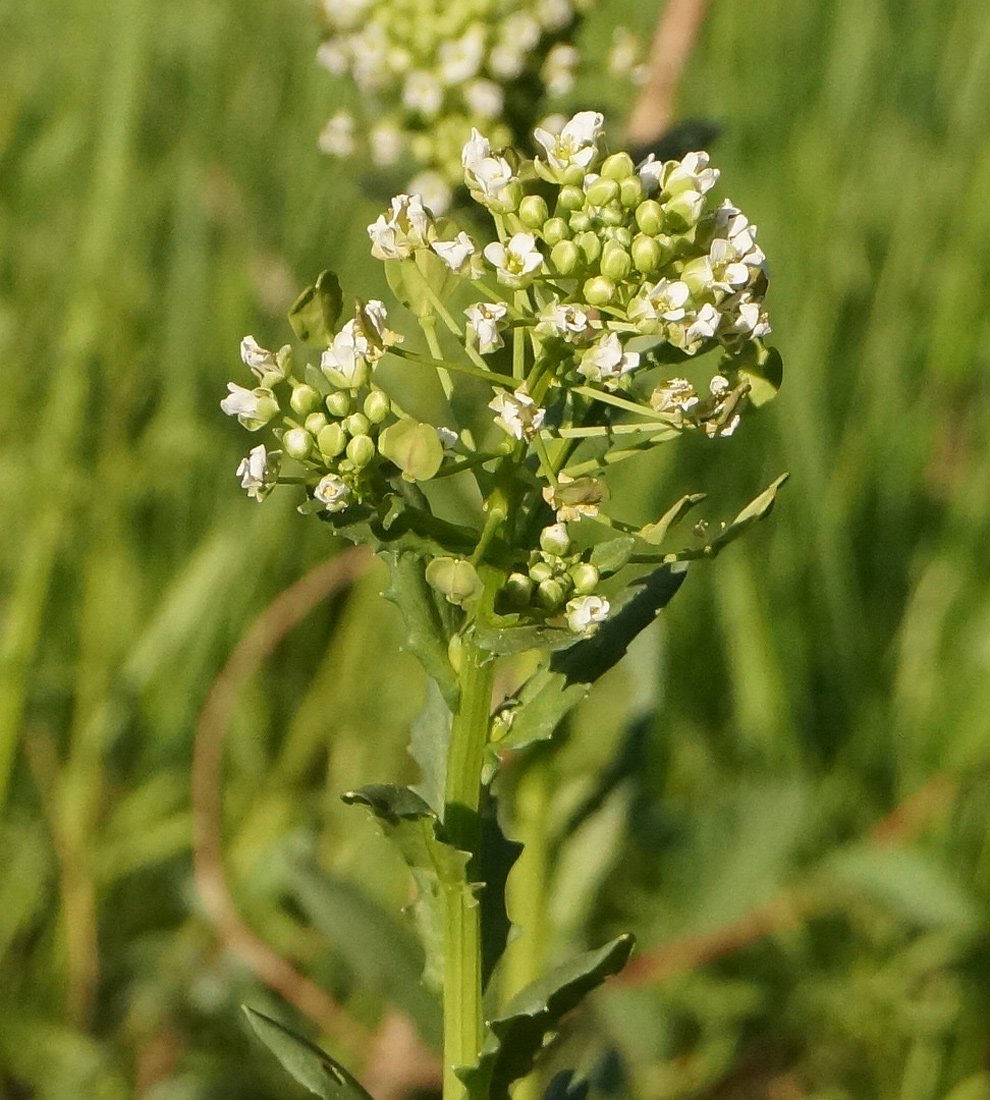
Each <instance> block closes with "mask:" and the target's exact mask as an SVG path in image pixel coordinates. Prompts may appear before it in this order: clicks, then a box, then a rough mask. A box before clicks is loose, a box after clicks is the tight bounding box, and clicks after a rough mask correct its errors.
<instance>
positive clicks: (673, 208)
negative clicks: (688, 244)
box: [667, 191, 705, 233]
mask: <svg viewBox="0 0 990 1100" xmlns="http://www.w3.org/2000/svg"><path fill="white" fill-rule="evenodd" d="M704 208H705V196H704V195H702V194H700V193H699V192H698V191H682V192H681V193H680V194H679V195H675V196H674V197H673V198H672V199H671V200H670V202H668V203H667V226H668V228H670V229H673V230H674V231H675V232H678V233H683V232H684V231H685V230H688V229H691V228H693V227H694V226H695V225H697V224H698V219H699V218H700V217H701V213H702V211H703V210H704Z"/></svg>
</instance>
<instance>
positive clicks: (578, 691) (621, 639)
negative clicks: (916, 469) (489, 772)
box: [489, 565, 684, 766]
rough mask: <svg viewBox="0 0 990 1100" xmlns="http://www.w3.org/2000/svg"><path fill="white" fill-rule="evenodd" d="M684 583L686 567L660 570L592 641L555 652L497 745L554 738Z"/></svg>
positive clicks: (520, 744)
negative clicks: (594, 687) (595, 685)
mask: <svg viewBox="0 0 990 1100" xmlns="http://www.w3.org/2000/svg"><path fill="white" fill-rule="evenodd" d="M683 581H684V571H683V568H682V569H680V570H678V569H677V567H676V566H674V567H673V568H672V567H671V566H669V565H664V566H661V567H660V568H659V569H656V570H654V571H653V572H652V573H650V574H649V575H648V576H647V577H645V578H644V579H643V580H641V581H638V582H636V584H637V587H638V589H639V590H638V591H636V592H635V593H634V594H633V596H632V597H631V598H630V599H628V600H627V601H626V603H624V604H623V605H622V606H621V607H620V608H619V609H618V610H617V611H615V612H614V613H613V614H612V615H611V616H610V617H609V618H608V619H607V620H606V621H605V622H604V623H602V625H601V626H600V627H599V628H598V630H597V632H596V633H594V634H593V635H592V636H591V637H590V638H585V639H583V640H582V641H579V642H577V643H575V644H574V645H571V646H569V647H568V648H567V649H564V650H561V651H559V652H557V653H555V654H554V655H553V656H552V657H551V658H550V661H549V663H548V664H546V665H544V666H543V667H542V668H541V669H540V670H539V671H538V672H536V673H535V674H534V675H533V676H531V677H530V679H529V680H527V681H526V683H525V684H523V686H522V689H521V690H520V692H519V694H518V697H517V700H516V706H515V708H514V711H513V714H512V721H511V722H510V723H509V726H508V730H507V732H506V735H505V736H504V737H503V738H502V739H501V740H500V741H499V742H498V744H497V745H496V746H494V747H495V748H496V749H498V750H502V749H509V748H511V749H520V748H522V747H523V746H525V745H530V744H532V743H533V742H535V741H546V740H547V739H549V738H550V737H552V736H553V731H554V730H555V729H556V728H557V726H558V725H559V724H560V722H561V720H562V719H563V718H564V716H565V715H566V714H567V712H568V711H569V710H570V709H571V708H572V707H574V706H576V705H577V704H578V703H579V702H580V701H581V700H582V699H583V698H584V697H585V696H586V695H587V694H588V692H589V691H590V690H591V685H592V684H593V683H594V682H595V681H596V680H597V679H598V678H599V677H600V676H602V675H604V674H605V673H606V672H607V671H608V670H609V669H610V668H611V667H612V666H613V665H615V664H616V663H617V662H618V661H619V660H620V659H621V658H622V656H623V655H624V654H625V652H626V649H627V648H628V647H629V644H630V643H631V642H632V640H633V639H634V638H635V637H636V636H637V635H638V634H639V633H640V632H641V631H642V630H644V629H645V628H646V627H647V626H649V625H650V623H651V622H653V620H654V619H655V618H656V616H657V613H658V612H659V611H660V610H661V609H662V608H664V607H666V606H667V604H668V603H669V602H670V601H671V600H672V599H673V597H674V594H675V593H676V592H677V590H678V589H679V588H680V586H681V584H682V583H683ZM489 766H491V764H490V765H489Z"/></svg>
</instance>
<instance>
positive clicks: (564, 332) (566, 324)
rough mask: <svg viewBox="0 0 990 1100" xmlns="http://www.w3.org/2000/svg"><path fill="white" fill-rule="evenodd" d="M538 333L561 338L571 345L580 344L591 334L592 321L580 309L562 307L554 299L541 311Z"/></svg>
mask: <svg viewBox="0 0 990 1100" xmlns="http://www.w3.org/2000/svg"><path fill="white" fill-rule="evenodd" d="M536 331H537V332H538V333H539V334H540V335H541V336H561V337H563V339H565V340H567V341H568V342H569V343H572V344H573V343H579V342H580V341H581V340H582V339H583V338H584V337H585V336H586V335H587V334H588V333H590V332H591V321H590V320H589V319H588V315H587V313H585V312H584V310H583V309H581V308H580V307H578V306H576V305H561V304H560V302H558V301H557V300H556V299H554V301H553V302H551V303H550V305H548V306H546V307H544V309H543V310H542V311H541V313H540V319H539V322H538V323H537V325H536Z"/></svg>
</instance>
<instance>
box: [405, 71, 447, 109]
mask: <svg viewBox="0 0 990 1100" xmlns="http://www.w3.org/2000/svg"><path fill="white" fill-rule="evenodd" d="M402 102H403V104H404V105H405V106H406V107H407V108H408V109H409V110H410V111H418V112H419V113H420V114H421V115H422V116H423V117H424V118H433V117H434V116H435V115H437V114H438V113H439V111H440V108H441V106H442V105H443V85H442V84H441V83H440V79H439V77H437V75H436V74H435V73H428V72H426V71H425V70H424V69H414V70H413V72H411V73H410V74H409V75H408V76H407V77H406V82H405V84H404V85H403V88H402Z"/></svg>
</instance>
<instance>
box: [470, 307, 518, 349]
mask: <svg viewBox="0 0 990 1100" xmlns="http://www.w3.org/2000/svg"><path fill="white" fill-rule="evenodd" d="M507 313H508V309H507V308H506V307H505V306H504V305H502V303H501V302H476V303H475V304H474V305H473V306H469V307H468V308H467V309H466V310H465V311H464V314H465V316H466V317H467V319H468V323H467V331H468V334H469V335H470V336H471V337H473V339H474V341H475V343H476V344H477V347H478V351H480V352H481V354H482V355H488V353H489V352H492V351H495V349H496V348H500V347H501V346H502V344H503V343H504V341H503V340H502V334H501V333H500V332H499V322H500V321H501V320H503V318H504V317H505V315H506V314H507Z"/></svg>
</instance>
